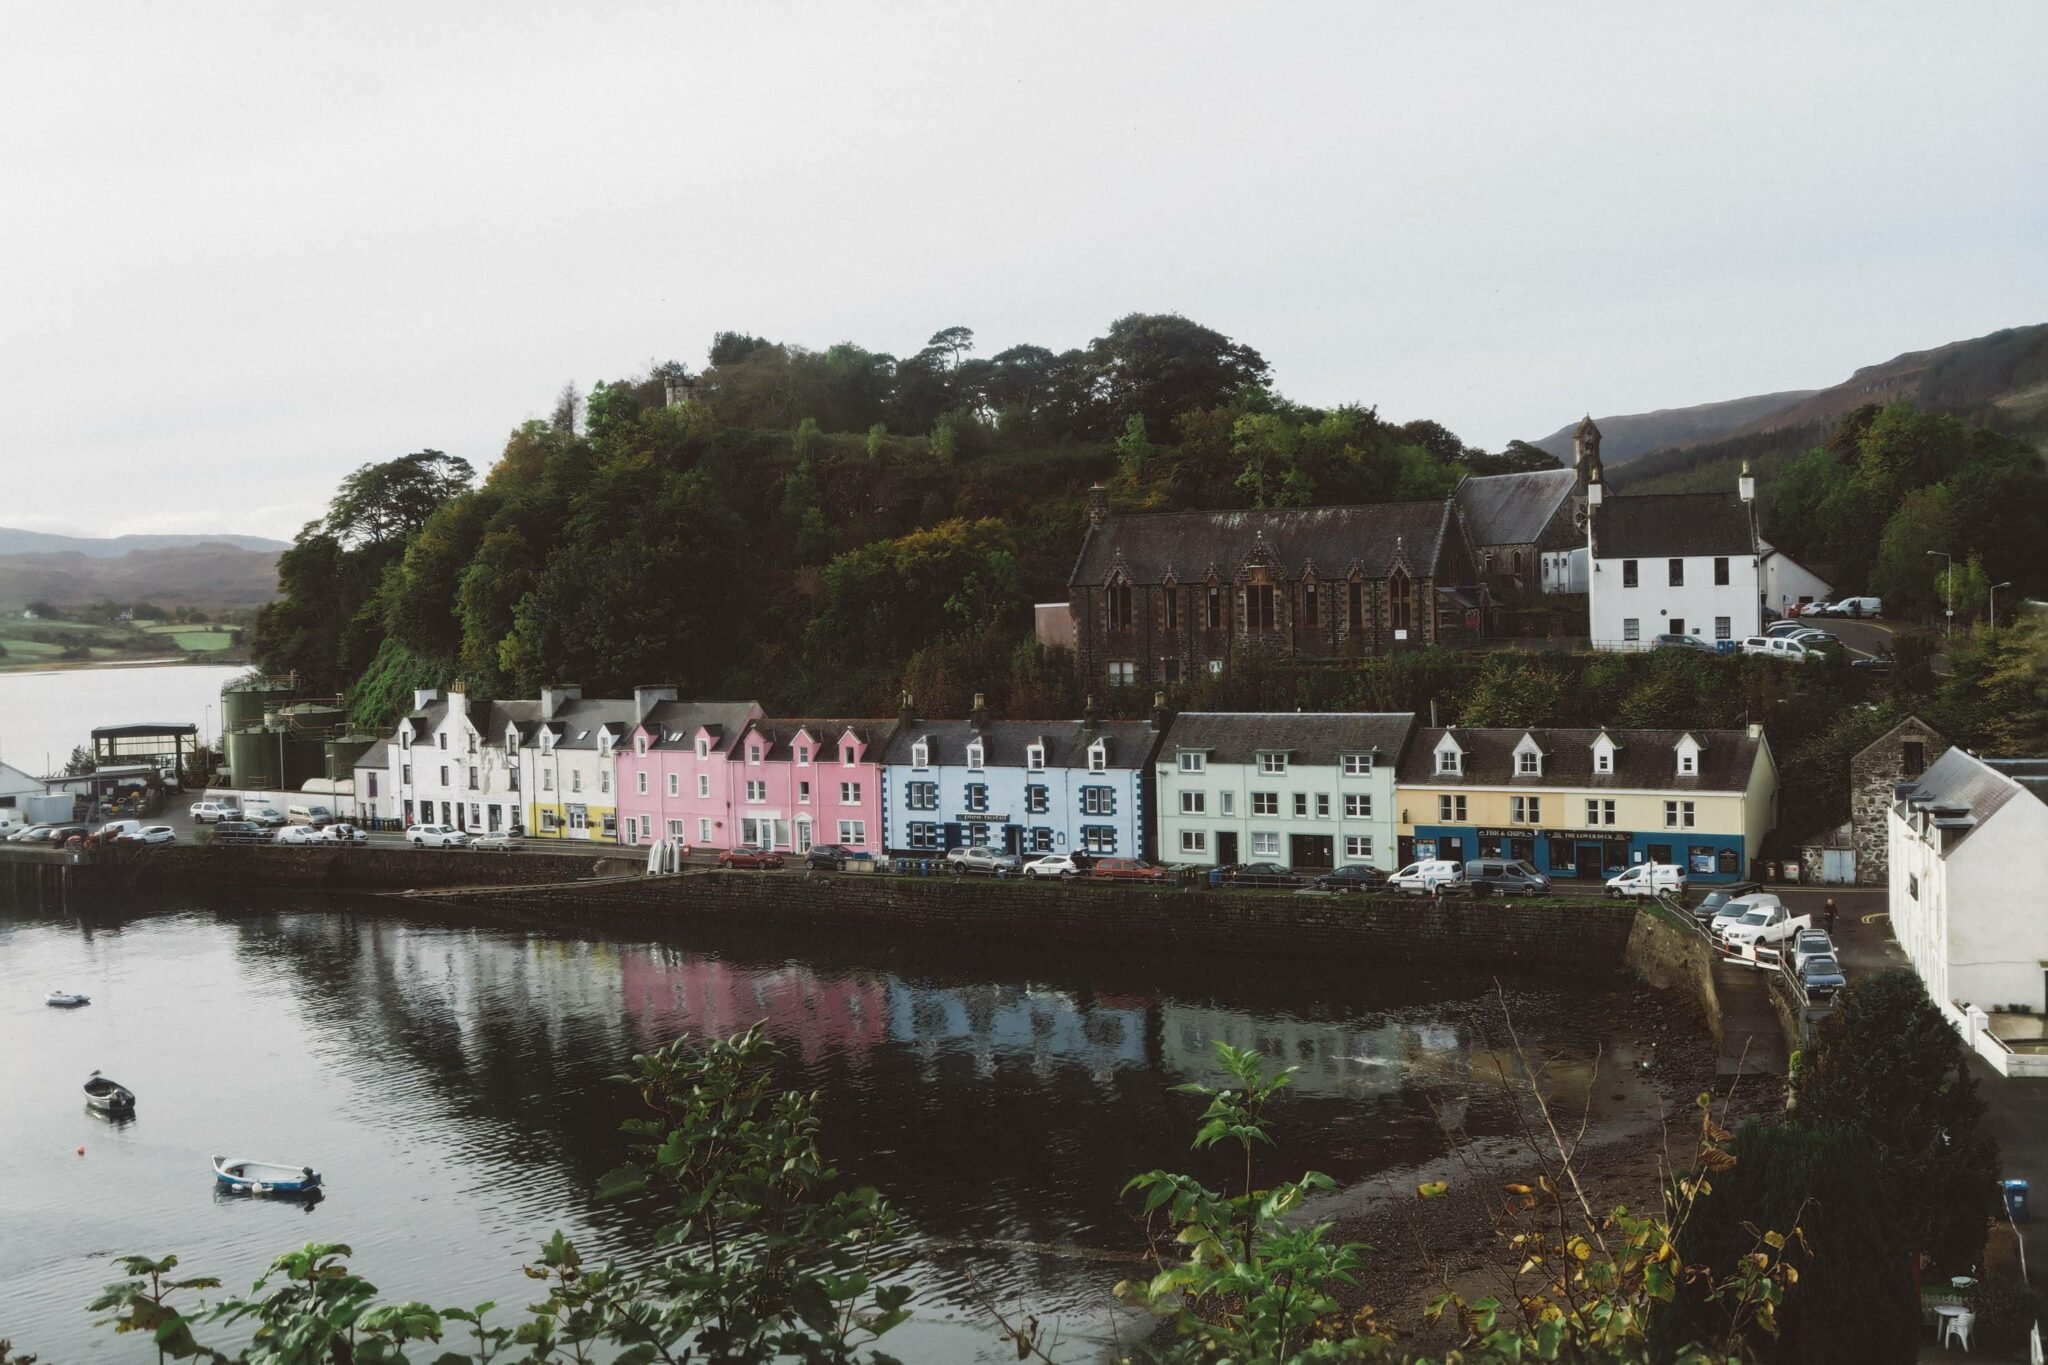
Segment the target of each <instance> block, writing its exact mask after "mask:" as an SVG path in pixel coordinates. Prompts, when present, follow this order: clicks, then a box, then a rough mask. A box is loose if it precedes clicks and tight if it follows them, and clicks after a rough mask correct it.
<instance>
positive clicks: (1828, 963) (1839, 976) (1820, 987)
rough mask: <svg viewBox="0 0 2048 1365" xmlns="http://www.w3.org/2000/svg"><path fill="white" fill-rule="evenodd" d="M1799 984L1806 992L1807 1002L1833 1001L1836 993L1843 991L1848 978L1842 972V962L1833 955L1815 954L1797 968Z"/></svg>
mask: <svg viewBox="0 0 2048 1365" xmlns="http://www.w3.org/2000/svg"><path fill="white" fill-rule="evenodd" d="M1797 970H1798V973H1799V984H1800V985H1801V986H1802V987H1804V988H1805V990H1806V998H1807V999H1809V1000H1833V999H1834V998H1835V995H1836V993H1837V992H1839V991H1841V990H1843V989H1845V988H1846V987H1847V986H1848V984H1849V978H1848V976H1847V975H1845V974H1844V973H1843V971H1842V961H1841V959H1840V958H1838V957H1836V956H1835V955H1834V954H1833V953H1815V954H1814V955H1813V956H1812V957H1809V958H1807V959H1806V961H1805V962H1803V963H1801V964H1800V966H1799V967H1798V969H1797Z"/></svg>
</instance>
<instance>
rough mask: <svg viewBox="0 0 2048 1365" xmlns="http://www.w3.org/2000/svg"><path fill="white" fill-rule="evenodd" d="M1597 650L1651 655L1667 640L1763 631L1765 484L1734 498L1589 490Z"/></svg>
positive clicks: (1750, 485) (1745, 485) (1748, 481)
mask: <svg viewBox="0 0 2048 1365" xmlns="http://www.w3.org/2000/svg"><path fill="white" fill-rule="evenodd" d="M1587 498H1588V501H1589V502H1590V503H1591V504H1592V515H1591V516H1590V517H1589V518H1588V519H1587V544H1588V547H1589V549H1590V552H1591V555H1592V560H1593V573H1592V581H1591V583H1590V585H1589V588H1588V593H1589V595H1590V607H1591V616H1592V634H1593V648H1595V649H1617V650H1619V649H1648V648H1650V645H1651V642H1652V641H1654V640H1655V639H1656V638H1657V637H1658V636H1659V635H1689V636H1691V637H1693V638H1694V639H1697V640H1701V641H1705V642H1707V643H1709V644H1714V643H1718V642H1723V641H1725V642H1727V647H1728V648H1730V649H1733V648H1734V647H1735V644H1736V642H1739V641H1740V640H1742V639H1743V638H1745V637H1746V636H1750V635H1755V634H1758V633H1759V632H1760V631H1761V630H1762V629H1763V621H1762V601H1763V595H1762V594H1763V584H1762V578H1761V571H1760V568H1759V560H1760V555H1761V551H1760V549H1759V542H1758V540H1757V532H1756V480H1754V479H1752V478H1751V477H1749V475H1748V474H1747V473H1746V472H1745V473H1744V474H1743V476H1742V479H1741V481H1740V484H1739V488H1738V491H1737V492H1734V493H1645V494H1641V495H1639V496H1636V497H1607V496H1606V490H1605V488H1604V487H1603V486H1602V485H1600V484H1597V483H1596V484H1593V485H1591V486H1590V487H1589V488H1588V489H1587Z"/></svg>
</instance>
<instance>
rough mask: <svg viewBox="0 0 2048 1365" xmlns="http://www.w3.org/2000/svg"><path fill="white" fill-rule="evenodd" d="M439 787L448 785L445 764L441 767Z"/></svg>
mask: <svg viewBox="0 0 2048 1365" xmlns="http://www.w3.org/2000/svg"><path fill="white" fill-rule="evenodd" d="M441 785H442V786H444V787H445V786H447V785H448V765H447V764H446V763H443V764H442V765H441Z"/></svg>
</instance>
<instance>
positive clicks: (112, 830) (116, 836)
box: [96, 820, 142, 844]
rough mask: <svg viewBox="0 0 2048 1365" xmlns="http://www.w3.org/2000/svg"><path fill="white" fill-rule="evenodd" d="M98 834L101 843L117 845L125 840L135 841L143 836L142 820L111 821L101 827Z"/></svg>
mask: <svg viewBox="0 0 2048 1365" xmlns="http://www.w3.org/2000/svg"><path fill="white" fill-rule="evenodd" d="M96 832H97V833H98V835H99V839H100V842H101V843H103V844H115V843H119V842H120V841H121V840H123V839H133V838H135V837H136V836H137V835H139V834H141V833H142V822H141V821H140V820H109V821H107V823H105V824H104V825H101V826H100V827H99V829H98V830H97V831H96Z"/></svg>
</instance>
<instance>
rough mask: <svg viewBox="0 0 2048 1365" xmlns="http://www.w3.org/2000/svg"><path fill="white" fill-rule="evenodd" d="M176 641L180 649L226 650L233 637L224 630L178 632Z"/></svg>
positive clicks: (232, 641)
mask: <svg viewBox="0 0 2048 1365" xmlns="http://www.w3.org/2000/svg"><path fill="white" fill-rule="evenodd" d="M177 640H178V648H180V649H190V650H207V649H226V648H227V647H228V646H229V645H231V644H233V643H234V636H232V635H230V634H228V633H227V632H226V631H224V630H180V631H179V632H178V633H177Z"/></svg>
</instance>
